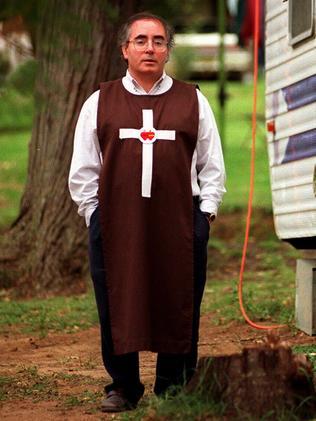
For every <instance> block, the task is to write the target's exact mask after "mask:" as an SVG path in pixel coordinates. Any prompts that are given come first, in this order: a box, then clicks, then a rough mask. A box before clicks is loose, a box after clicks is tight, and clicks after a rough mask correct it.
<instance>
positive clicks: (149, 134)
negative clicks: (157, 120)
mask: <svg viewBox="0 0 316 421" xmlns="http://www.w3.org/2000/svg"><path fill="white" fill-rule="evenodd" d="M140 135H141V137H142V139H144V140H152V139H153V138H154V137H155V133H154V132H141V134H140Z"/></svg>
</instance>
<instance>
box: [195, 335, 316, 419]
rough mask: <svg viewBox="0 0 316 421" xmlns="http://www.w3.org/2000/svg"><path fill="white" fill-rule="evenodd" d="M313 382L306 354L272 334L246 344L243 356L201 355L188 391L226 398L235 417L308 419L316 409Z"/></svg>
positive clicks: (216, 399) (219, 399)
mask: <svg viewBox="0 0 316 421" xmlns="http://www.w3.org/2000/svg"><path fill="white" fill-rule="evenodd" d="M313 382H314V376H313V370H312V365H311V363H310V361H309V360H308V359H307V358H306V356H305V355H303V354H293V353H292V350H291V348H290V347H289V346H288V345H287V344H286V343H282V342H280V341H279V339H278V337H277V336H275V335H272V334H270V335H268V338H267V341H266V343H265V344H263V345H257V346H253V347H251V348H244V349H243V352H242V353H241V354H233V355H229V356H217V357H203V358H201V359H200V360H199V362H198V367H197V370H196V373H195V374H194V376H193V377H192V379H191V381H190V382H189V384H188V386H187V392H188V393H192V392H195V393H197V394H198V395H199V396H200V399H202V400H204V399H209V400H213V401H214V402H216V403H219V402H222V404H224V406H225V414H226V415H227V416H229V417H232V419H235V417H237V418H238V419H252V420H258V419H263V418H264V419H266V420H271V421H272V420H279V419H281V414H283V416H284V415H285V414H286V413H291V414H295V415H296V416H297V417H298V418H297V419H306V418H308V417H309V416H311V415H312V414H315V410H316V391H315V386H314V383H313ZM282 419H285V418H283V417H282Z"/></svg>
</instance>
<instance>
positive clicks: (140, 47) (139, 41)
mask: <svg viewBox="0 0 316 421" xmlns="http://www.w3.org/2000/svg"><path fill="white" fill-rule="evenodd" d="M127 42H128V43H132V44H133V45H134V48H135V50H136V51H145V50H147V48H148V45H149V41H148V40H147V39H144V38H135V39H132V40H130V41H127ZM151 45H152V48H153V49H154V50H156V51H157V52H159V53H163V52H164V51H166V50H167V47H168V43H167V41H165V40H163V39H153V40H152V42H151Z"/></svg>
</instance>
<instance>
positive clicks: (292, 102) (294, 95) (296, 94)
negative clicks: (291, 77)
mask: <svg viewBox="0 0 316 421" xmlns="http://www.w3.org/2000/svg"><path fill="white" fill-rule="evenodd" d="M282 92H283V95H284V99H285V101H286V104H287V108H288V110H294V109H295V108H299V107H302V106H303V105H306V104H310V103H311V102H314V101H316V75H313V76H310V77H308V78H306V79H303V80H300V81H299V82H296V83H293V85H290V86H287V87H286V88H283V89H282Z"/></svg>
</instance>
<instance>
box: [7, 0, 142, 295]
mask: <svg viewBox="0 0 316 421" xmlns="http://www.w3.org/2000/svg"><path fill="white" fill-rule="evenodd" d="M40 3H41V10H40V21H39V27H38V33H37V48H36V52H37V59H38V62H39V73H38V78H37V84H36V103H37V111H36V115H35V118H34V125H33V132H32V138H31V142H30V145H29V167H28V176H27V182H26V186H25V191H24V195H23V198H22V201H21V209H20V215H19V217H18V218H17V220H16V221H15V222H14V224H13V225H12V226H11V228H10V229H9V231H8V232H7V233H6V234H5V235H4V238H3V239H2V241H1V249H2V250H1V258H0V262H1V264H2V265H3V268H2V269H1V271H0V274H1V275H2V279H0V288H1V287H2V288H4V287H11V288H15V290H16V291H17V293H18V294H19V295H29V294H32V295H34V294H37V295H40V294H43V293H51V292H58V291H62V290H65V289H67V290H76V291H79V290H82V289H84V288H85V281H84V280H85V277H86V274H87V244H86V236H87V230H86V228H85V226H84V221H83V218H80V217H79V216H78V215H77V208H76V206H75V205H74V204H73V203H72V201H71V199H70V196H69V191H68V183H67V179H68V173H69V167H70V161H71V155H72V148H73V134H74V129H75V125H76V121H77V118H78V115H79V111H80V108H81V106H82V104H83V102H84V100H85V99H86V98H87V97H88V96H89V95H90V94H91V93H92V92H93V91H95V90H96V89H97V88H98V84H99V82H100V81H105V80H109V79H114V78H116V77H119V76H120V75H121V74H122V72H123V61H122V60H121V59H120V54H119V51H118V47H117V42H116V36H117V28H118V25H120V23H121V21H123V20H125V19H126V18H127V17H128V16H129V15H130V14H132V13H133V12H134V11H135V9H136V7H137V5H138V0H112V1H111V2H109V1H104V0H94V1H90V0H73V1H69V2H67V1H64V0H41V2H40Z"/></svg>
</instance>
